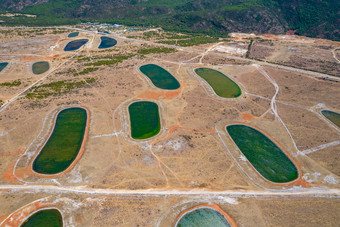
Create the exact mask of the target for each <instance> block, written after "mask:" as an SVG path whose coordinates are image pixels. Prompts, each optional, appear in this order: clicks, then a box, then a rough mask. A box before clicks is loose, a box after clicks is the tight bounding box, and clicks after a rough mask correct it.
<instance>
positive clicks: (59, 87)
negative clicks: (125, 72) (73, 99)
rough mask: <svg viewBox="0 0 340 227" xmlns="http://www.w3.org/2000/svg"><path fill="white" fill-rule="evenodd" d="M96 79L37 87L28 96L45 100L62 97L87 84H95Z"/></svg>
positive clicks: (57, 82)
mask: <svg viewBox="0 0 340 227" xmlns="http://www.w3.org/2000/svg"><path fill="white" fill-rule="evenodd" d="M95 81H96V79H95V78H86V79H85V81H83V80H82V81H65V80H62V81H56V82H51V83H48V84H42V85H39V86H35V87H33V88H32V89H31V92H29V93H27V94H26V98H28V99H43V98H46V97H49V96H53V95H61V94H64V93H67V92H70V91H71V90H72V89H74V88H81V87H83V86H84V85H86V83H93V82H95Z"/></svg>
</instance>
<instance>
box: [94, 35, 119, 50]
mask: <svg viewBox="0 0 340 227" xmlns="http://www.w3.org/2000/svg"><path fill="white" fill-rule="evenodd" d="M100 39H101V42H100V45H99V47H98V49H106V48H110V47H113V46H115V45H116V44H117V40H115V39H113V38H110V37H105V36H102V37H100Z"/></svg>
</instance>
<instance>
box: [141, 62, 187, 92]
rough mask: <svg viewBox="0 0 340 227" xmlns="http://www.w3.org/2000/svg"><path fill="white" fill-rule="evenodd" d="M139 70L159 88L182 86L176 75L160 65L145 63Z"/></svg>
mask: <svg viewBox="0 0 340 227" xmlns="http://www.w3.org/2000/svg"><path fill="white" fill-rule="evenodd" d="M139 70H140V71H141V72H142V73H143V74H144V75H146V76H147V77H148V78H149V79H150V80H151V82H152V83H153V84H154V85H155V86H156V87H158V88H161V89H166V90H176V89H178V88H179V87H180V86H181V85H180V84H179V82H178V81H177V80H176V78H175V77H174V76H172V75H171V74H170V73H169V72H168V71H166V70H165V69H163V68H162V67H160V66H158V65H155V64H148V65H143V66H141V67H140V68H139Z"/></svg>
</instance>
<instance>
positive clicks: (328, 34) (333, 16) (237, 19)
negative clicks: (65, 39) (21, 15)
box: [0, 0, 340, 40]
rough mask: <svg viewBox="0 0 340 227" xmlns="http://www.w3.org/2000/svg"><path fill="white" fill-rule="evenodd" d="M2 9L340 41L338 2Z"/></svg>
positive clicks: (152, 2) (129, 1)
mask: <svg viewBox="0 0 340 227" xmlns="http://www.w3.org/2000/svg"><path fill="white" fill-rule="evenodd" d="M0 6H1V8H3V9H9V10H14V11H22V12H26V13H31V14H36V15H38V19H39V17H40V18H41V21H42V22H41V24H43V21H52V23H53V22H54V21H55V19H56V18H57V19H58V18H63V19H65V18H67V19H69V20H68V21H72V20H75V19H77V20H89V21H95V20H100V21H103V22H118V23H129V24H141V23H142V24H154V25H159V26H162V27H163V28H165V29H168V30H176V31H187V32H192V31H194V32H203V33H208V34H211V35H223V34H226V33H228V32H254V33H284V32H286V31H287V30H289V29H292V30H296V31H297V32H298V34H301V35H307V36H314V37H321V38H328V39H336V40H339V39H340V28H339V26H340V25H339V24H340V19H339V18H340V17H339V14H340V13H339V12H340V2H339V1H338V0H162V1H161V0H2V1H1V0H0ZM23 23H24V21H23ZM27 23H28V22H27ZM50 24H51V23H50ZM59 24H60V23H59Z"/></svg>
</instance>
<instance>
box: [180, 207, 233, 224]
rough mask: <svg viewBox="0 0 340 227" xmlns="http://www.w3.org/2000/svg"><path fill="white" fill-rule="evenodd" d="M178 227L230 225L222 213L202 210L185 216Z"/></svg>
mask: <svg viewBox="0 0 340 227" xmlns="http://www.w3.org/2000/svg"><path fill="white" fill-rule="evenodd" d="M176 227H230V224H229V222H228V220H227V219H226V218H225V217H224V216H223V215H222V214H221V213H220V212H218V211H215V210H212V209H209V208H202V209H197V210H194V211H191V212H189V213H187V214H185V215H184V216H183V217H182V218H181V220H179V222H178V224H177V226H176Z"/></svg>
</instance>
